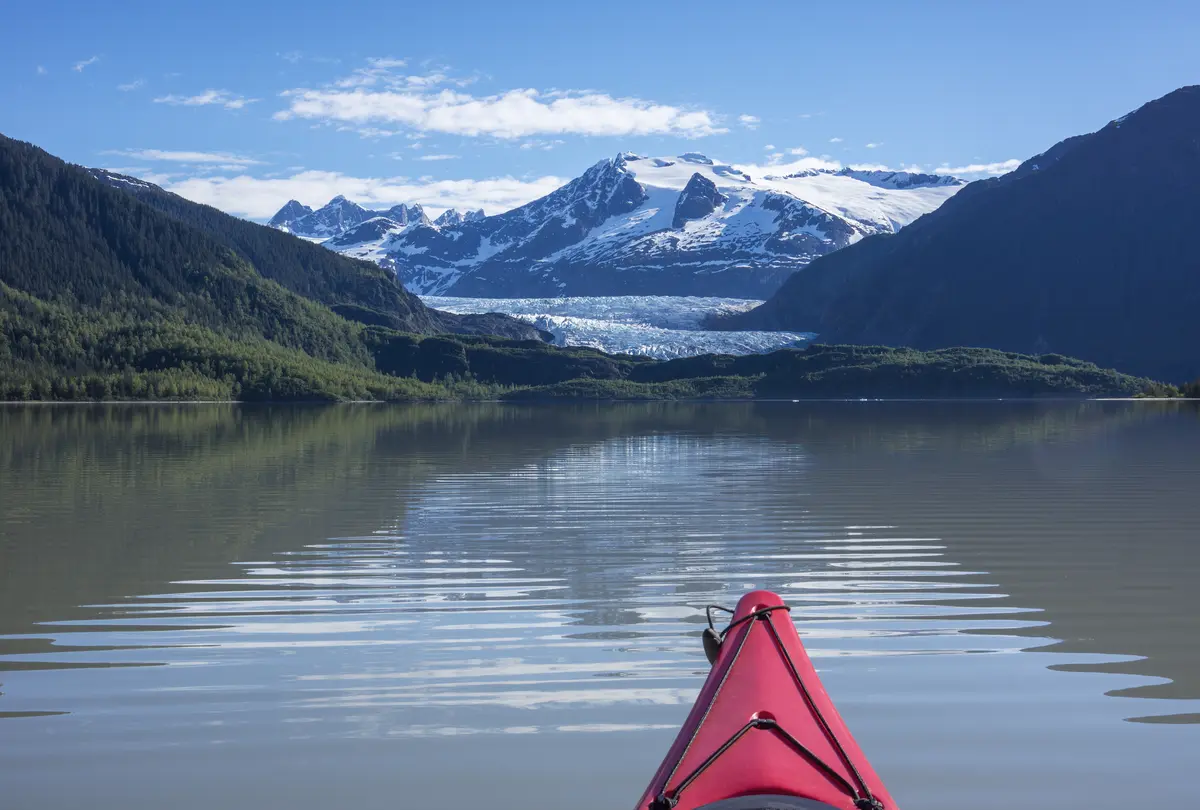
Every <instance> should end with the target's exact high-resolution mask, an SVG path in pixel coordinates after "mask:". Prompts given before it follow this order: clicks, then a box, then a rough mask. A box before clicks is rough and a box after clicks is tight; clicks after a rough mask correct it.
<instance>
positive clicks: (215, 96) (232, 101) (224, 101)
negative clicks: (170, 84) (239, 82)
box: [154, 90, 258, 110]
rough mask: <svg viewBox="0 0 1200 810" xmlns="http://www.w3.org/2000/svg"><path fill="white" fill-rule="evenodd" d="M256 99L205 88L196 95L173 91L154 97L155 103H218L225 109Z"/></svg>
mask: <svg viewBox="0 0 1200 810" xmlns="http://www.w3.org/2000/svg"><path fill="white" fill-rule="evenodd" d="M256 101H258V99H256V98H246V97H245V96H239V95H237V94H236V93H231V92H229V91H228V90H205V91H204V92H203V93H201V94H200V95H197V96H177V95H175V94H174V93H172V94H170V95H166V96H161V97H159V98H156V99H154V103H155V104H171V105H174V106H182V107H203V106H207V105H209V104H219V105H221V106H222V107H224V108H225V109H227V110H240V109H242V108H243V107H245V106H246V105H247V104H253V103H254V102H256Z"/></svg>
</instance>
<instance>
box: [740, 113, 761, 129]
mask: <svg viewBox="0 0 1200 810" xmlns="http://www.w3.org/2000/svg"><path fill="white" fill-rule="evenodd" d="M738 123H739V124H741V125H742V126H744V127H745V128H746V129H758V125H759V124H760V123H762V119H761V118H759V117H758V116H757V115H739V116H738Z"/></svg>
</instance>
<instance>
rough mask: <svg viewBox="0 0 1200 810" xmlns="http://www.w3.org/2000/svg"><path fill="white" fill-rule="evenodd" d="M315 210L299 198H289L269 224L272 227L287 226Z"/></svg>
mask: <svg viewBox="0 0 1200 810" xmlns="http://www.w3.org/2000/svg"><path fill="white" fill-rule="evenodd" d="M312 212H313V210H312V209H311V208H309V207H308V206H307V205H304V204H302V203H301V202H300V201H299V200H288V201H287V202H286V203H285V204H284V206H283V207H282V208H280V209H279V211H278V212H277V213H276V214H275V216H273V217H271V221H270V222H268V223H267V224H268V225H270V226H271V227H272V228H286V227H288V226H289V225H291V224H292V223H293V222H295V221H296V220H298V219H301V218H302V217H306V216H308V215H309V214H311V213H312Z"/></svg>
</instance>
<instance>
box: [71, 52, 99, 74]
mask: <svg viewBox="0 0 1200 810" xmlns="http://www.w3.org/2000/svg"><path fill="white" fill-rule="evenodd" d="M99 61H100V57H99V56H93V57H91V58H90V59H84V60H83V61H81V62H76V63H75V66H74V67H73V68H71V69H72V70H74V71H75V72H76V73H83V69H84V68H86V67H89V66H91V65H94V64H96V63H97V62H99Z"/></svg>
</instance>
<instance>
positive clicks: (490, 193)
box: [141, 170, 566, 219]
mask: <svg viewBox="0 0 1200 810" xmlns="http://www.w3.org/2000/svg"><path fill="white" fill-rule="evenodd" d="M141 177H143V179H146V180H149V181H150V182H152V183H157V184H158V185H161V186H162V187H163V188H165V189H167V190H168V191H173V192H175V193H176V194H179V195H181V196H183V197H186V198H188V199H189V200H193V201H195V202H198V203H204V204H205V205H212V206H215V207H217V208H220V209H221V210H223V211H227V212H229V213H231V214H235V215H238V216H244V217H250V218H252V219H268V218H270V217H271V216H273V215H274V214H275V212H276V211H278V210H279V207H280V206H281V205H283V204H284V203H285V202H287V201H288V200H299V201H300V202H302V203H305V204H307V205H311V206H320V205H324V204H325V203H327V202H328V201H329V200H330V199H332V198H333V197H336V196H337V195H338V194H344V195H345V196H346V197H348V198H349V199H351V200H354V201H355V202H357V203H359V204H361V205H365V206H367V207H376V208H386V207H388V206H391V205H395V204H396V203H406V204H411V203H421V204H422V205H424V206H425V207H426V208H427V209H428V210H429V211H430V213H437V212H439V211H440V210H442V209H446V208H457V209H458V210H460V211H463V210H474V209H476V208H482V209H484V210H485V211H487V212H488V213H491V214H498V213H501V212H502V211H507V210H509V209H511V208H515V207H517V206H519V205H524V204H525V203H527V202H529V201H530V200H535V199H537V198H538V197H542V196H545V195H546V194H549V193H550V192H551V191H554V189H556V188H558V187H559V186H561V185H562V184H563V183H565V182H566V180H564V179H563V178H560V177H553V176H547V177H539V178H536V179H532V180H526V179H518V178H515V177H493V178H489V179H486V180H436V179H433V178H420V179H418V180H412V179H411V178H407V177H352V176H349V175H345V174H342V173H340V172H326V171H313V170H309V171H303V172H299V173H296V174H293V175H291V176H289V177H275V178H258V177H250V176H248V175H245V174H241V175H237V176H227V177H180V176H179V175H169V176H168V175H141Z"/></svg>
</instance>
